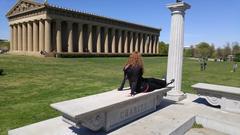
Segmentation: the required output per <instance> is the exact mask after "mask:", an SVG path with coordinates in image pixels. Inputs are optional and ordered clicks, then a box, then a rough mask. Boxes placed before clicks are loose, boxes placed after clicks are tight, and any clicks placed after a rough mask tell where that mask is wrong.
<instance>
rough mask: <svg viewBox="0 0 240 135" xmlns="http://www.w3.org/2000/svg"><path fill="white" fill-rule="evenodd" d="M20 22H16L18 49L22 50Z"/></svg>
mask: <svg viewBox="0 0 240 135" xmlns="http://www.w3.org/2000/svg"><path fill="white" fill-rule="evenodd" d="M21 25H22V24H18V28H17V29H18V51H22V26H21Z"/></svg>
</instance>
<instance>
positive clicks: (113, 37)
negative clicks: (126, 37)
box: [112, 28, 116, 53]
mask: <svg viewBox="0 0 240 135" xmlns="http://www.w3.org/2000/svg"><path fill="white" fill-rule="evenodd" d="M115 34H116V33H115V29H114V28H112V53H116V35H115Z"/></svg>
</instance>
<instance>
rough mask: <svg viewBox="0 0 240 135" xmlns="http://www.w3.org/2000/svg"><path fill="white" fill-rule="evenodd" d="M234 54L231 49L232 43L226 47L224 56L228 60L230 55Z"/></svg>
mask: <svg viewBox="0 0 240 135" xmlns="http://www.w3.org/2000/svg"><path fill="white" fill-rule="evenodd" d="M231 54H232V49H231V47H230V43H227V44H226V46H225V47H224V48H223V56H224V57H225V58H226V57H228V55H231Z"/></svg>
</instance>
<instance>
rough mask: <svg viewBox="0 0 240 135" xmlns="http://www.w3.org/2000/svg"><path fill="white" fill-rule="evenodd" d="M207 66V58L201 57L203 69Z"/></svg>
mask: <svg viewBox="0 0 240 135" xmlns="http://www.w3.org/2000/svg"><path fill="white" fill-rule="evenodd" d="M206 68H207V58H203V70H206Z"/></svg>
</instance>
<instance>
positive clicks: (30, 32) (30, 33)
mask: <svg viewBox="0 0 240 135" xmlns="http://www.w3.org/2000/svg"><path fill="white" fill-rule="evenodd" d="M27 29H28V30H27V31H28V34H27V36H28V38H27V40H28V43H27V44H28V52H31V51H33V28H32V22H28V23H27Z"/></svg>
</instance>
